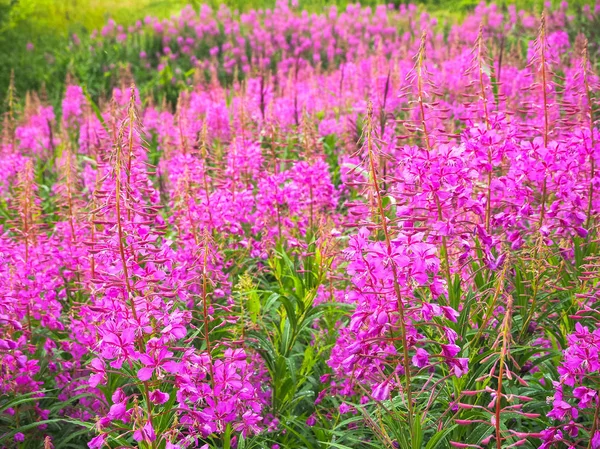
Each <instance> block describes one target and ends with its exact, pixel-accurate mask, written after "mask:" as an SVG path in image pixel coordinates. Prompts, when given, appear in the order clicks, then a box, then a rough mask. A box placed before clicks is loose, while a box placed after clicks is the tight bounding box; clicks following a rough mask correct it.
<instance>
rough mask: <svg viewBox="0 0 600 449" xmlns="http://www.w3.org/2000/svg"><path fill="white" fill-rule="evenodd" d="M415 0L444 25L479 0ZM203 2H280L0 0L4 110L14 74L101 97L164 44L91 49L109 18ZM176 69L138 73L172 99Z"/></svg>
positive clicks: (255, 4) (19, 82)
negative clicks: (72, 85) (70, 82)
mask: <svg viewBox="0 0 600 449" xmlns="http://www.w3.org/2000/svg"><path fill="white" fill-rule="evenodd" d="M290 1H291V0H290ZM415 2H416V3H418V4H419V7H422V8H423V9H426V10H427V11H428V12H429V13H431V14H435V15H436V16H437V17H439V18H440V20H439V23H440V26H444V24H445V23H451V22H453V21H455V20H460V18H461V17H462V16H463V15H464V14H466V13H467V12H469V11H470V10H472V9H473V8H475V7H476V5H477V4H478V3H479V2H480V0H416V1H415V0H413V3H415ZM348 3H354V1H350V0H329V1H328V0H297V1H296V0H294V4H295V5H296V7H298V8H302V9H306V10H308V11H310V12H315V11H321V10H322V9H323V8H324V7H327V6H332V5H336V6H337V7H338V8H345V7H346V6H347V4H348ZM361 3H362V4H363V5H365V6H376V5H377V4H381V3H387V4H390V3H391V4H394V6H395V7H398V6H399V4H400V3H406V1H403V0H388V1H385V0H361ZM496 3H497V4H498V6H499V7H501V8H506V7H507V6H508V5H509V4H511V3H513V4H515V6H517V7H518V8H525V9H527V10H529V11H532V12H535V11H538V12H540V11H541V10H542V8H543V7H544V2H543V0H498V1H496ZM558 3H560V1H557V0H552V1H546V4H552V5H553V6H556V5H557V4H558ZM201 4H208V5H209V6H211V8H213V9H218V8H219V7H220V6H222V5H226V6H227V7H228V8H229V9H230V10H231V11H232V14H239V13H241V12H244V11H248V10H251V9H264V8H272V7H273V6H274V4H275V0H224V1H217V0H191V1H190V0H187V1H186V0H0V61H2V64H0V112H1V111H5V110H6V109H7V102H9V101H13V100H14V98H11V95H12V94H10V95H9V94H8V90H9V85H10V84H11V82H10V79H11V74H14V83H13V85H14V92H13V93H15V94H16V95H17V96H20V97H21V99H22V98H23V97H24V95H25V94H26V92H28V91H41V92H43V95H44V96H45V97H46V98H44V100H46V101H48V102H50V103H54V102H55V101H57V100H58V99H59V98H60V97H61V96H62V93H63V92H64V86H65V80H66V79H67V77H68V76H72V77H74V78H76V79H77V81H78V82H79V83H80V84H83V85H84V86H86V87H87V89H88V91H89V94H90V95H91V96H92V97H93V98H95V99H97V98H98V96H100V95H101V94H102V93H103V92H105V91H106V90H107V89H108V88H109V87H110V86H113V85H115V83H116V80H117V78H118V77H119V76H120V75H119V74H120V73H122V71H123V69H126V67H127V66H128V62H135V59H136V58H137V57H138V55H139V53H140V50H141V51H145V50H147V49H148V50H151V49H152V48H153V46H158V48H159V49H160V48H161V47H160V43H159V42H139V41H137V42H129V41H127V42H118V40H117V41H114V42H113V44H112V45H104V46H103V47H102V49H99V50H98V49H96V51H90V48H91V47H90V45H93V36H94V34H93V33H94V30H101V29H102V28H103V27H104V26H105V25H106V24H107V23H108V21H109V20H110V19H112V20H114V21H115V22H116V24H117V26H118V25H121V26H122V27H123V29H124V30H127V27H128V26H131V25H133V24H135V23H136V21H139V20H142V21H143V19H144V18H145V17H146V16H152V17H157V18H165V17H170V16H172V15H174V14H177V13H178V12H179V11H181V9H182V8H184V7H186V6H188V7H191V8H194V9H195V10H197V11H198V10H199V9H200V8H201ZM585 4H593V2H591V1H589V0H571V2H570V8H572V9H573V10H574V11H576V10H578V9H579V10H580V9H581V8H582V7H583V5H585ZM200 57H201V56H199V58H200ZM170 70H173V67H171V66H170V65H169V64H167V65H164V66H161V69H160V70H158V71H156V70H155V71H154V72H155V73H153V74H148V73H143V72H140V73H134V74H133V75H134V78H135V79H136V81H142V82H144V83H145V86H146V87H147V88H148V89H152V88H153V87H155V86H156V85H159V84H164V85H167V84H168V85H169V86H167V87H168V88H167V89H162V91H164V92H166V94H165V95H167V97H169V92H168V91H169V89H171V86H170V85H172V84H175V86H174V87H173V89H171V90H172V91H173V92H174V91H175V90H176V89H178V88H181V86H177V82H178V81H179V80H177V79H176V78H177V76H175V75H178V74H179V72H180V71H181V70H184V71H185V72H187V71H188V70H189V68H186V67H178V69H177V70H178V74H174V73H171V72H170ZM188 75H189V74H188ZM140 78H141V79H140ZM181 78H182V79H183V77H181ZM174 80H175V81H174ZM163 87H164V86H163ZM173 95H174V93H173ZM167 99H169V98H167Z"/></svg>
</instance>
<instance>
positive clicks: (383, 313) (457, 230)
mask: <svg viewBox="0 0 600 449" xmlns="http://www.w3.org/2000/svg"><path fill="white" fill-rule="evenodd" d="M585 14H586V15H589V17H588V20H594V19H595V16H593V14H592V13H591V12H590V11H589V10H586V12H585ZM573 20H574V19H573V17H571V16H569V14H567V5H566V4H564V5H561V7H560V8H559V9H558V10H555V11H546V12H545V14H544V15H543V16H541V18H536V17H535V16H533V15H531V14H528V13H525V12H523V11H517V10H516V9H515V8H512V7H511V8H509V9H508V11H507V15H506V16H505V15H503V14H502V13H501V12H500V11H499V10H498V8H497V7H496V6H495V5H489V6H486V5H483V4H482V5H480V6H479V7H477V8H476V9H475V11H474V13H473V14H471V15H470V16H468V17H467V18H466V19H465V21H464V22H463V23H462V24H456V25H452V26H451V27H450V28H449V29H448V30H446V33H445V34H444V33H442V32H438V31H437V30H438V28H437V27H436V25H437V23H436V20H435V19H434V18H431V17H429V16H428V15H427V14H425V13H422V14H421V13H420V12H419V11H418V9H417V8H415V7H414V6H408V7H406V6H404V5H402V6H401V7H400V8H399V10H396V9H394V8H392V7H389V8H388V7H384V6H381V7H378V8H376V9H375V10H371V9H369V8H360V7H358V6H349V7H348V8H347V10H346V11H343V12H338V11H337V10H336V9H335V8H331V9H330V10H328V11H327V12H326V13H324V14H321V15H312V16H310V15H308V14H306V13H300V12H298V11H296V10H295V9H294V8H289V7H288V6H286V4H285V3H284V2H279V3H278V5H277V7H276V8H275V9H274V10H273V11H262V12H261V11H253V12H250V13H248V14H242V15H241V16H240V17H236V16H235V15H234V14H232V13H231V12H230V11H228V10H227V9H225V8H222V9H220V10H219V11H216V12H213V11H211V10H210V9H209V8H208V7H201V8H200V11H199V13H195V12H194V11H193V10H192V9H185V10H183V11H182V13H181V15H180V16H177V17H174V18H172V19H170V20H163V21H161V20H158V19H154V18H147V19H146V20H145V21H144V23H143V24H142V23H141V22H140V23H138V24H136V26H134V27H132V28H130V29H129V30H127V32H125V30H124V29H123V28H122V27H120V26H118V25H117V24H115V23H114V22H109V23H108V25H107V26H106V27H105V28H104V29H103V30H102V32H101V36H98V37H97V38H96V41H95V43H94V47H93V48H92V49H91V50H92V51H101V47H102V46H104V45H109V44H110V43H111V42H112V40H113V39H114V40H116V42H118V43H119V45H122V46H124V47H125V48H131V49H133V50H135V49H136V48H138V47H136V45H138V43H137V42H138V40H142V39H143V38H144V36H152V38H157V39H159V40H160V41H161V43H162V45H163V46H164V48H162V49H161V50H160V51H158V52H157V54H155V55H148V54H140V55H139V57H140V59H141V60H142V61H147V62H146V64H147V67H148V69H152V70H154V69H158V70H162V68H164V67H161V65H163V64H169V63H171V62H172V61H176V60H180V59H181V58H188V59H189V62H190V64H191V65H192V66H194V67H197V68H199V69H205V70H207V71H208V72H209V73H210V72H212V73H213V74H216V71H217V69H219V70H220V68H223V67H224V68H225V71H226V72H227V73H229V74H233V73H234V72H235V73H236V74H238V75H239V74H240V73H243V74H244V75H245V79H244V81H243V82H240V81H239V80H238V78H235V79H233V82H232V84H231V85H224V84H221V83H220V82H219V80H218V78H217V77H216V76H213V77H212V78H211V79H210V80H209V81H207V82H202V81H201V80H199V79H196V81H195V84H194V85H193V86H192V87H191V88H190V89H189V90H186V91H182V92H181V93H180V94H179V97H178V101H177V105H176V107H175V108H173V109H170V108H169V107H168V106H167V105H162V106H156V105H154V104H153V101H152V100H151V99H146V98H140V93H139V91H138V90H137V89H136V88H135V86H132V87H131V88H127V87H126V86H125V85H123V86H121V88H115V89H114V91H113V93H112V98H111V99H110V100H109V101H106V102H103V103H102V104H101V107H100V108H98V107H97V106H96V105H95V104H93V103H91V99H90V98H89V96H87V95H86V94H85V93H84V89H83V88H82V87H81V86H79V85H78V84H77V82H76V81H75V80H73V79H72V80H71V82H70V84H69V86H68V87H67V89H66V92H65V96H64V100H63V102H62V107H61V108H60V113H59V112H58V111H55V110H54V109H53V108H52V107H51V106H48V105H46V104H45V103H44V102H43V101H41V100H40V99H39V98H38V97H37V95H36V94H28V96H27V98H26V101H25V108H24V110H23V112H22V114H20V115H17V114H13V112H14V111H10V114H7V116H6V119H5V122H4V126H3V130H4V132H3V137H2V141H1V147H0V148H1V151H0V171H1V173H2V176H1V179H0V198H1V200H2V213H3V215H2V217H3V218H1V220H2V221H1V223H2V233H1V235H0V276H1V278H2V279H3V282H2V283H0V297H1V298H2V301H1V302H0V373H1V376H0V401H1V402H0V413H2V414H3V415H5V417H7V419H5V420H4V419H3V420H2V421H1V422H0V447H13V445H15V444H31V445H34V444H38V446H39V443H41V441H42V439H44V438H45V442H46V443H45V444H46V445H47V447H49V446H48V445H50V444H52V438H53V437H54V435H55V434H53V433H52V432H51V428H50V427H49V425H51V424H52V423H53V422H54V421H53V419H50V415H51V413H54V414H55V416H56V417H57V418H56V419H57V420H58V421H60V420H62V422H70V423H72V422H79V423H80V424H81V425H85V424H86V423H87V424H88V425H89V427H90V428H92V431H93V435H92V436H91V439H90V441H89V442H88V446H89V447H90V448H101V447H122V446H131V445H137V446H138V447H148V448H159V447H160V448H163V447H166V448H169V449H176V448H185V447H231V446H232V445H237V444H241V441H243V440H244V439H246V438H251V437H253V436H256V435H261V434H263V435H269V434H270V435H278V437H273V439H272V440H270V441H273V442H274V441H280V440H277V438H279V437H280V438H282V439H283V438H288V437H289V434H293V433H294V432H295V431H292V430H289V432H288V429H292V428H291V427H290V423H289V422H281V416H279V415H278V414H277V413H281V412H282V410H281V409H280V407H279V403H278V401H280V398H281V391H280V390H281V385H280V384H279V380H280V379H277V378H276V376H275V375H274V373H275V371H276V369H278V368H281V366H280V365H285V363H288V364H289V363H292V364H294V363H296V362H297V364H298V366H299V367H300V371H301V372H304V373H305V374H306V371H307V370H310V369H313V368H314V365H315V364H316V363H317V362H316V361H314V360H312V359H310V358H309V355H310V354H313V352H318V353H319V354H326V355H327V356H326V357H323V363H322V364H321V368H320V369H322V370H324V373H322V374H323V375H322V376H321V381H320V386H319V387H318V389H316V390H314V391H313V390H311V391H309V392H308V393H303V394H304V396H299V399H297V403H300V401H302V400H303V399H304V398H306V397H308V398H309V399H310V401H309V405H306V406H305V405H303V406H302V407H304V408H302V407H299V408H298V410H300V411H299V412H298V414H299V416H301V417H302V420H303V421H305V422H306V423H307V424H308V426H315V427H319V426H321V427H322V428H328V427H327V426H328V425H330V422H331V421H333V419H332V418H333V417H334V416H337V417H339V415H346V414H357V415H358V414H359V411H360V412H361V413H362V414H363V415H367V416H369V413H374V414H375V415H377V413H381V410H386V411H387V412H388V413H389V410H391V409H394V410H396V409H397V410H400V412H399V413H400V415H399V416H401V419H399V421H402V422H405V423H408V427H407V428H406V429H404V430H405V431H406V432H407V435H409V437H407V438H408V439H407V441H409V442H410V441H417V439H418V438H421V439H422V438H423V437H422V435H421V437H419V432H421V427H422V428H423V429H425V430H424V432H429V433H428V434H427V435H429V438H433V436H432V435H433V434H434V432H436V431H437V432H439V434H440V435H441V436H440V437H439V438H444V440H443V441H447V444H448V445H450V444H452V445H453V446H454V447H485V446H486V445H487V444H494V445H496V447H498V448H501V447H515V446H519V445H523V444H525V443H527V442H528V441H534V442H535V443H536V444H537V445H538V446H539V447H542V448H544V449H545V448H550V447H562V446H560V444H570V445H572V447H587V445H588V443H589V447H592V448H598V447H600V426H599V416H598V410H600V398H599V397H598V394H599V393H598V383H597V375H598V369H599V367H600V365H599V362H598V349H599V344H600V343H599V342H600V336H599V335H597V334H598V331H597V330H595V329H594V328H593V326H595V324H596V321H595V314H596V313H597V312H596V310H595V303H596V299H597V296H598V294H599V292H598V286H599V284H598V277H597V267H598V259H597V255H598V250H597V241H596V238H597V235H596V232H597V214H598V211H600V195H598V191H599V190H600V176H599V175H598V169H597V167H598V163H599V159H600V145H599V143H598V141H599V139H600V136H599V134H598V129H597V128H596V122H595V115H596V106H595V104H596V103H595V99H594V95H595V91H596V90H597V87H598V78H597V76H596V74H595V73H594V72H593V70H592V63H591V62H590V61H591V60H593V59H594V58H595V57H596V56H597V55H596V53H597V52H598V47H597V46H595V45H593V44H592V43H588V42H587V41H586V40H585V38H584V37H583V36H582V35H569V33H567V32H565V29H566V28H567V29H569V28H568V27H569V24H570V23H572V22H573ZM399 30H400V31H399ZM417 30H418V32H417ZM569 30H571V29H569ZM526 37H527V38H526ZM529 38H530V39H531V40H527V39H529ZM206 52H208V54H204V53H206ZM170 61H171V62H170ZM155 63H158V64H160V65H159V66H158V67H157V66H155V65H154V64H155ZM173 63H174V64H175V62H173ZM272 67H278V70H277V71H276V72H273V73H272V72H270V71H268V70H267V68H272ZM558 73H560V76H559V75H558ZM124 83H125V80H124ZM331 242H335V243H331ZM328 245H331V247H333V248H335V250H332V251H331V252H332V254H329V253H327V254H326V255H327V257H330V260H329V262H328V263H329V265H328V266H327V270H325V271H326V273H325V275H324V276H322V277H319V284H318V285H312V284H310V288H308V290H309V291H308V293H306V294H305V296H302V297H301V300H303V301H304V300H306V298H308V300H307V303H306V304H304V303H302V304H301V305H300V306H298V307H299V310H300V311H301V313H300V317H301V318H303V319H304V318H306V316H309V315H310V313H311V312H309V311H310V310H317V308H318V307H321V306H323V305H328V304H329V305H331V304H333V305H334V307H338V306H339V310H350V312H348V313H347V314H345V315H344V314H340V315H339V316H338V317H337V318H336V319H335V321H334V322H333V323H329V324H327V323H328V321H327V316H324V315H318V316H317V315H315V318H312V319H311V320H312V321H311V322H310V325H312V326H313V329H312V331H313V334H312V337H311V338H310V339H307V342H305V343H306V344H307V347H308V348H310V349H306V352H304V357H305V359H306V360H305V361H302V360H295V361H293V362H289V361H288V362H282V360H283V359H282V358H280V359H277V360H276V363H273V362H272V358H270V354H268V352H269V349H268V347H267V344H266V343H265V341H266V340H267V339H269V338H273V339H277V338H279V339H280V340H281V341H284V342H287V341H294V342H295V343H293V344H292V343H290V344H289V345H288V346H286V344H283V350H282V353H286V354H287V353H289V352H291V351H292V350H294V349H297V346H299V345H301V340H300V339H299V337H298V336H299V335H300V333H301V332H302V331H303V330H304V328H302V329H300V330H298V331H297V332H296V330H294V331H293V332H292V335H290V334H289V333H286V332H287V331H286V332H284V328H285V326H284V324H285V323H288V324H290V325H292V326H291V327H292V329H295V326H296V324H297V322H296V320H297V318H292V310H293V304H292V303H291V300H290V297H293V296H294V295H301V292H302V291H303V289H304V284H302V283H301V282H300V281H298V282H296V283H294V286H293V288H291V289H288V290H285V288H284V281H282V279H284V278H285V276H284V275H282V273H281V270H280V269H279V268H276V267H277V265H276V264H275V263H274V262H273V260H275V259H277V258H280V259H281V258H282V257H283V256H282V255H281V253H282V252H285V251H289V252H292V253H294V254H298V255H299V257H300V259H301V260H302V261H303V262H301V269H300V270H299V271H300V272H301V273H304V274H305V273H306V272H309V271H310V270H311V269H315V268H314V267H312V265H310V263H309V261H311V260H312V257H315V258H316V259H318V258H320V259H319V260H321V261H322V260H323V259H324V258H325V256H324V254H325V252H324V251H321V249H322V248H326V247H327V248H330V247H329V246H328ZM315 247H317V248H319V250H318V251H317V250H315ZM311 267H312V268H311ZM269 270H271V271H269ZM278 270H279V271H278ZM315 270H316V269H315ZM248 276H251V277H253V278H254V280H252V279H251V278H249V277H248ZM249 279H250V280H249ZM272 279H276V280H277V281H278V282H279V288H280V289H281V290H280V291H276V292H275V293H273V294H272V296H270V297H269V299H268V300H266V301H265V303H264V304H263V305H262V307H263V310H262V312H264V313H265V316H264V317H263V316H260V312H259V311H257V306H256V303H255V302H254V301H255V300H256V299H255V297H256V296H257V295H258V292H260V293H261V294H262V290H261V289H259V288H255V287H253V285H254V284H253V282H255V283H256V284H259V283H262V284H261V285H264V284H265V283H268V282H273V283H275V282H274V281H272ZM304 279H305V282H306V283H307V285H309V283H308V281H306V278H304ZM261 288H262V287H261ZM265 289H266V288H265ZM311 289H314V290H311ZM248 292H250V293H248ZM284 292H285V293H284ZM244 295H246V296H244ZM253 295H255V296H253ZM286 295H287V296H286ZM276 301H279V302H277V304H278V307H280V309H281V310H283V312H282V316H283V319H282V320H281V322H278V323H279V324H278V325H277V326H274V327H273V328H272V330H271V332H263V334H262V335H261V334H260V331H259V329H263V330H264V327H261V326H266V325H267V324H268V323H272V322H273V320H272V317H270V316H267V315H266V314H267V311H268V310H269V307H272V304H273V303H274V302H276ZM341 303H345V304H344V305H343V306H342V304H341ZM348 307H349V308H350V309H348ZM258 308H259V309H260V306H258ZM328 310H329V309H328ZM311 316H312V315H311ZM582 321H585V322H584V323H583V324H581V322H582ZM556 322H559V324H558V325H557V324H556ZM326 326H329V327H328V328H327V327H326ZM285 329H287V328H285ZM555 331H556V332H555ZM332 333H333V341H332V342H331V344H325V343H323V342H324V341H327V339H328V338H330V336H331V334H332ZM257 334H258V336H257ZM286 339H289V340H286ZM293 339H296V340H293ZM278 341H279V340H278ZM321 344H323V345H324V347H320V345H321ZM525 354H527V356H525ZM560 354H562V356H560ZM288 360H289V359H288ZM558 360H560V362H558ZM325 361H326V363H325ZM556 363H558V364H557V365H556V366H554V365H553V364H556ZM285 369H289V370H291V369H292V368H290V367H289V366H288V367H285ZM316 372H317V371H316V369H315V373H316ZM312 374H313V373H312V372H311V376H312ZM308 377H310V376H308V375H307V378H308ZM313 377H314V376H313ZM50 392H52V394H50ZM550 395H553V400H552V401H550V402H551V404H545V403H544V402H543V400H544V399H545V397H546V396H550ZM54 396H57V398H58V400H59V401H62V404H63V405H61V406H58V407H50V406H49V405H48V408H43V407H44V406H45V405H47V404H51V401H52V399H51V397H54ZM15 398H17V399H19V398H27V399H26V400H25V401H21V400H16V401H15ZM72 398H76V399H75V400H72ZM5 400H6V404H8V406H6V407H4V406H3V402H4V401H5ZM294 400H296V399H294ZM535 401H538V402H539V404H538V402H535ZM540 401H541V402H540ZM292 402H293V401H292ZM338 402H341V404H339V403H338ZM290 403H291V402H290ZM12 404H14V405H12ZM303 404H304V403H303ZM535 404H538V407H542V408H544V410H545V412H546V414H547V416H541V414H540V410H535V407H534V405H535ZM366 407H371V408H370V409H367V408H366ZM378 407H382V409H378ZM294 410H295V409H294ZM374 410H375V411H374ZM378 410H379V411H378ZM375 415H374V416H375ZM53 417H54V415H53ZM5 422H7V423H10V424H7V425H6V426H5V425H4V424H3V423H5ZM365 422H367V423H369V425H370V426H377V425H383V424H377V423H376V420H374V419H372V418H371V417H368V418H365ZM23 423H27V424H33V425H31V426H30V427H28V429H30V432H29V433H27V432H21V431H20V429H21V428H22V425H23ZM416 423H418V424H419V425H417V424H416ZM516 423H518V424H519V425H520V426H521V427H515V425H516ZM355 427H356V422H351V423H350V424H348V425H347V427H346V428H345V429H344V431H346V430H348V431H350V430H353V429H355ZM436 429H437V430H436ZM442 432H446V433H443V435H442ZM449 432H452V433H449ZM315 434H316V433H315ZM375 434H376V435H377V437H378V438H381V439H382V441H383V443H382V444H384V445H386V444H387V446H386V447H389V445H390V444H392V445H394V444H400V445H402V444H403V443H402V441H396V440H395V441H391V439H390V437H389V436H387V434H386V432H385V431H381V432H379V433H378V432H375ZM265 438H266V440H265V441H267V440H268V438H270V437H265ZM395 438H397V439H398V440H401V438H400V437H397V436H396V437H395ZM368 439H369V438H366V437H364V438H363V440H362V441H363V442H364V441H367V440H368ZM388 440H389V441H388ZM281 441H283V440H281ZM440 441H441V440H440ZM388 443H389V444H388ZM336 444H337V443H336ZM357 444H358V443H357ZM440 444H441V443H440ZM528 444H529V443H528ZM276 446H277V444H275V443H274V445H273V447H274V448H275V447H276ZM22 447H25V446H22ZM290 447H291V446H290ZM411 447H414V446H411Z"/></svg>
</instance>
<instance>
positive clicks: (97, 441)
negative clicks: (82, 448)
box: [88, 433, 107, 449]
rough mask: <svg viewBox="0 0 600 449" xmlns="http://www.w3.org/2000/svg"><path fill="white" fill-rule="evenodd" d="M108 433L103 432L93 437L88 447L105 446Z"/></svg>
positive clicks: (94, 448)
mask: <svg viewBox="0 0 600 449" xmlns="http://www.w3.org/2000/svg"><path fill="white" fill-rule="evenodd" d="M106 436H107V435H106V434H104V433H103V434H101V435H98V436H97V437H95V438H93V439H92V440H91V441H90V442H89V443H88V447H89V448H90V449H100V448H101V447H103V446H104V444H105V443H106Z"/></svg>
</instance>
